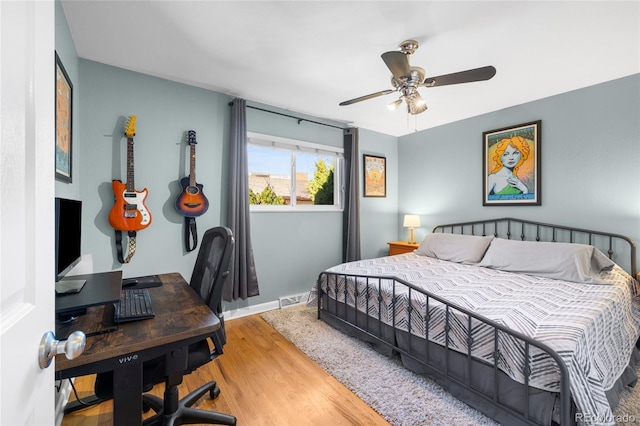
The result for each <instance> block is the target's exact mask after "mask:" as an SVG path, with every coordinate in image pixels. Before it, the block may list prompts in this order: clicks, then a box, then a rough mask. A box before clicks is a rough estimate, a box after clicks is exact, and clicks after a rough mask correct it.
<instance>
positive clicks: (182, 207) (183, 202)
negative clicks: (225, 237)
mask: <svg viewBox="0 0 640 426" xmlns="http://www.w3.org/2000/svg"><path fill="white" fill-rule="evenodd" d="M188 142H189V146H190V151H191V152H190V156H189V164H190V172H189V176H188V177H185V178H182V179H181V180H180V185H182V192H181V193H180V195H179V196H178V198H177V199H176V210H178V212H179V213H180V214H181V215H183V216H186V217H196V216H200V215H202V214H204V213H205V212H206V211H207V209H208V208H209V200H207V197H205V195H204V193H203V192H202V185H201V184H199V183H196V144H197V143H198V142H196V132H195V130H189V132H188Z"/></svg>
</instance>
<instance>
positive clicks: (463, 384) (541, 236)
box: [317, 218, 636, 425]
mask: <svg viewBox="0 0 640 426" xmlns="http://www.w3.org/2000/svg"><path fill="white" fill-rule="evenodd" d="M517 228H519V229H517ZM433 232H449V233H459V234H465V233H466V234H471V235H482V236H485V235H494V237H501V236H503V235H504V236H505V238H509V239H511V237H512V235H513V234H514V233H517V232H520V235H519V238H520V239H521V240H527V239H530V240H532V241H553V242H556V241H566V242H570V243H584V244H590V245H594V246H595V247H597V248H599V249H600V250H601V251H603V252H606V253H607V254H608V255H609V257H610V258H612V259H614V256H615V255H616V254H617V250H616V249H617V248H618V247H619V246H620V244H622V250H621V251H622V252H625V251H628V254H629V257H630V263H629V268H628V271H630V273H631V275H632V276H633V277H635V276H636V248H635V244H634V242H633V241H632V240H631V239H630V238H628V237H626V236H623V235H619V234H612V233H608V232H602V231H592V230H586V229H581V228H573V227H566V226H562V225H552V224H546V223H541V222H534V221H528V220H520V219H513V218H501V219H490V220H478V221H471V222H459V223H452V224H446V225H438V226H436V227H434V229H433ZM567 234H568V235H567ZM614 260H615V259H614ZM349 279H352V280H364V281H365V282H366V286H365V289H366V290H365V292H366V294H358V293H357V286H356V293H355V295H354V296H352V297H354V298H355V300H354V301H353V306H350V305H349V304H348V303H347V300H348V294H347V286H346V285H345V287H344V303H343V302H339V301H338V297H335V298H334V299H332V298H330V297H327V293H328V292H330V291H331V289H332V288H333V290H334V294H336V296H337V292H338V283H339V282H340V281H341V280H344V281H345V282H346V281H347V280H349ZM323 281H324V282H325V284H326V287H327V289H328V291H324V290H323V288H322V285H321V283H322V282H323ZM370 282H374V283H375V282H377V286H378V288H377V294H378V309H377V312H378V314H377V315H378V317H377V318H375V317H373V318H371V316H370V315H369V305H368V304H369V296H370V294H369V292H370V290H369V288H370V286H369V283H370ZM383 283H384V285H385V286H389V285H390V286H391V288H392V307H391V311H392V313H391V324H385V323H384V321H383V318H382V317H381V307H382V298H381V297H380V294H381V286H382V285H383ZM332 285H333V287H332ZM371 291H374V290H371ZM317 292H318V319H325V320H327V319H329V320H332V322H337V323H338V325H341V326H344V327H346V328H347V329H349V330H350V331H353V332H354V333H355V335H357V336H358V337H361V338H363V339H364V340H368V341H372V342H375V343H376V344H377V345H382V347H386V349H388V350H390V351H392V352H397V353H399V354H402V355H404V356H406V357H409V358H410V359H412V360H414V361H415V362H417V363H419V364H420V365H422V366H423V367H424V369H425V371H427V372H428V374H429V375H430V376H433V377H435V378H437V379H438V380H439V381H440V382H441V383H444V384H446V387H447V388H449V386H451V387H452V388H453V389H456V390H457V392H456V393H457V394H458V395H457V398H458V399H460V400H462V401H463V402H466V403H467V404H469V405H471V406H472V407H474V408H476V409H478V410H480V411H482V412H484V413H485V414H487V415H488V416H489V417H492V418H493V419H495V420H497V421H499V422H503V423H505V424H510V425H511V424H523V425H532V424H537V423H536V421H534V420H533V418H532V415H531V414H532V413H531V407H530V401H529V395H530V390H531V389H533V388H532V387H531V386H530V385H529V377H530V374H531V368H530V366H529V360H530V356H531V351H532V348H537V349H538V350H540V351H542V352H543V353H545V354H547V355H548V356H549V357H551V359H553V360H554V361H555V363H556V364H557V368H558V371H559V372H560V391H559V398H560V415H559V423H560V424H561V425H569V424H575V420H572V418H571V413H572V402H571V396H570V395H571V393H570V390H569V389H570V388H569V375H568V370H567V367H566V366H565V364H564V362H563V361H562V358H561V357H560V355H558V354H557V353H556V352H555V351H554V350H553V349H551V348H549V347H548V346H546V345H544V344H542V343H540V342H537V341H536V340H535V339H533V338H531V337H529V336H526V335H524V334H522V333H519V332H517V331H514V330H511V329H509V328H507V327H505V326H503V325H501V324H498V323H496V322H494V321H492V320H490V319H488V318H485V317H483V316H480V315H477V314H475V313H473V312H471V311H469V310H467V309H465V308H463V307H461V306H458V305H456V304H454V303H451V302H449V301H447V300H445V299H443V298H441V297H439V296H438V295H436V294H433V293H431V292H428V291H425V290H422V289H419V288H418V287H416V286H414V285H413V284H411V283H410V282H407V281H404V280H402V279H399V278H395V277H390V276H362V275H352V274H344V273H334V272H328V271H324V272H322V273H320V275H319V276H318V282H317ZM401 292H408V300H409V301H411V300H412V294H413V293H414V292H415V293H419V294H421V295H423V297H425V298H426V312H424V313H422V312H421V313H420V315H421V317H422V320H423V321H424V327H425V333H426V351H427V352H426V353H427V356H416V354H414V353H412V352H413V351H412V348H413V344H412V342H411V339H416V340H425V339H421V338H420V337H418V336H415V335H414V334H412V325H411V317H412V314H411V312H409V320H408V324H407V325H406V327H407V328H408V330H407V332H406V333H407V338H408V339H409V345H408V349H403V348H401V347H400V346H399V344H398V343H397V342H396V340H395V338H389V334H388V333H389V331H388V330H387V332H386V334H385V330H384V329H385V328H388V327H391V329H392V330H395V329H396V301H397V298H396V297H397V295H398V294H400V293H401ZM358 297H364V298H366V300H367V309H366V313H365V312H361V311H359V310H358V308H357V306H358V304H357V298H358ZM431 300H434V301H437V302H439V303H441V304H443V305H445V318H446V319H445V339H444V341H445V342H446V348H445V349H446V350H445V351H444V358H445V360H444V368H443V366H442V363H440V366H438V365H435V364H434V363H432V362H431V360H430V357H429V355H428V354H429V345H430V344H432V343H430V342H429V334H428V333H429V314H428V313H429V302H430V301H431ZM332 304H333V306H332ZM407 309H408V310H409V311H411V310H412V309H415V307H414V306H413V304H412V303H411V302H409V303H408V305H407ZM452 312H459V313H462V314H463V316H466V318H467V319H468V326H467V336H466V339H467V342H468V345H467V346H468V353H467V354H460V353H459V352H457V353H456V354H455V355H454V354H453V352H452V351H451V350H449V344H448V342H449V339H450V337H449V333H450V327H449V321H450V319H451V318H452V315H453V313H452ZM323 316H325V318H323ZM472 320H474V321H477V322H479V323H482V324H483V326H487V327H490V328H491V329H492V330H493V335H494V352H493V364H490V365H489V366H490V367H491V368H492V369H493V372H492V375H493V384H492V385H493V392H492V394H489V395H487V392H486V389H484V390H480V389H478V388H477V387H474V385H473V384H472V378H471V364H472V362H478V361H477V359H475V358H472V356H471V343H472V336H471V334H472V327H471V322H472ZM371 323H373V326H372V325H371ZM501 334H503V335H501ZM504 336H509V338H510V339H516V340H518V341H519V342H522V343H521V344H522V346H523V348H524V360H525V361H524V363H525V367H524V370H523V375H524V400H525V401H524V408H523V409H522V410H520V409H514V408H513V407H512V406H509V405H508V404H505V403H503V402H502V401H501V400H500V399H499V397H498V396H499V395H500V389H499V387H500V378H499V375H500V374H503V373H502V372H501V371H500V369H499V367H498V360H499V358H500V357H501V356H504V354H501V353H500V349H499V347H498V346H499V339H501V338H504ZM450 353H452V355H450ZM461 355H462V356H463V357H464V362H465V363H466V366H465V367H464V368H465V369H466V370H467V371H466V372H465V374H460V373H459V372H456V371H452V368H451V367H450V356H452V357H453V356H457V357H459V356H461ZM425 358H426V359H425ZM478 401H482V402H481V403H480V405H478ZM484 404H486V406H488V407H491V408H490V409H486V408H485V407H486V406H485V405H484Z"/></svg>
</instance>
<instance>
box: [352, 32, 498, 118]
mask: <svg viewBox="0 0 640 426" xmlns="http://www.w3.org/2000/svg"><path fill="white" fill-rule="evenodd" d="M398 47H399V48H400V50H394V51H391V52H385V53H383V54H382V60H383V61H384V63H385V64H386V65H387V67H388V68H389V71H391V74H392V76H391V85H392V86H393V87H394V88H393V89H387V90H382V91H380V92H376V93H371V94H370V95H365V96H360V97H359V98H355V99H350V100H348V101H344V102H340V106H345V105H351V104H355V103H356V102H361V101H366V100H367V99H373V98H377V97H378V96H383V95H389V94H391V93H393V92H399V93H400V98H398V99H397V100H395V101H393V102H391V103H390V104H389V108H391V109H396V108H398V107H399V106H400V104H402V101H403V100H404V102H405V103H406V104H407V112H408V113H409V114H412V115H417V114H420V113H422V112H424V111H426V110H427V104H426V102H425V101H424V99H423V98H422V96H420V93H419V92H418V87H436V86H446V85H449V84H460V83H469V82H472V81H483V80H489V79H490V78H492V77H493V76H494V75H496V69H495V68H494V67H492V66H488V67H482V68H475V69H471V70H467V71H460V72H455V73H452V74H445V75H441V76H438V77H428V78H425V77H424V69H422V68H420V67H413V66H410V65H409V56H411V55H412V54H413V53H414V52H415V51H416V49H417V48H418V42H417V41H415V40H406V41H403V42H402V43H400V45H399V46H398Z"/></svg>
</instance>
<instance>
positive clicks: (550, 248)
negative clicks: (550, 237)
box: [477, 238, 614, 284]
mask: <svg viewBox="0 0 640 426" xmlns="http://www.w3.org/2000/svg"><path fill="white" fill-rule="evenodd" d="M613 265H614V263H613V261H612V260H611V259H609V258H608V257H607V256H605V255H604V254H603V253H602V252H601V251H600V250H598V249H597V248H595V247H593V246H590V245H585V244H570V243H552V242H535V241H518V240H506V239H503V238H495V239H494V240H493V241H492V242H491V244H490V245H489V249H488V250H487V252H486V254H485V255H484V257H483V258H482V261H480V263H478V265H477V266H484V267H486V268H493V269H500V270H503V271H508V272H518V273H522V274H528V275H536V276H539V277H547V278H553V279H557V280H564V281H572V282H577V283H588V284H608V283H607V281H605V280H603V279H602V277H601V275H600V273H601V272H602V271H604V270H608V269H611V268H612V267H613Z"/></svg>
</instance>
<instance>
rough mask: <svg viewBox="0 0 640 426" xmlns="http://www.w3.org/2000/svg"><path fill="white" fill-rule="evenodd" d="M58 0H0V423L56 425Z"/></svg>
mask: <svg viewBox="0 0 640 426" xmlns="http://www.w3.org/2000/svg"><path fill="white" fill-rule="evenodd" d="M54 14H55V9H54V3H53V0H47V1H32V0H25V1H0V376H1V377H2V380H0V425H3V426H5V425H33V424H38V425H52V424H53V423H54V363H52V364H51V366H50V367H49V368H47V369H45V370H42V369H40V367H39V365H38V348H39V345H40V340H41V339H42V336H43V334H44V333H45V332H46V331H48V330H54V283H53V281H54V277H53V271H54V267H53V257H54V249H53V239H54V236H53V234H54V232H53V216H54V210H53V198H54V178H53V176H54V157H53V156H54V140H53V139H54V127H53V126H54V64H55V59H54V51H55V44H54V34H55V15H54Z"/></svg>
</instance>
